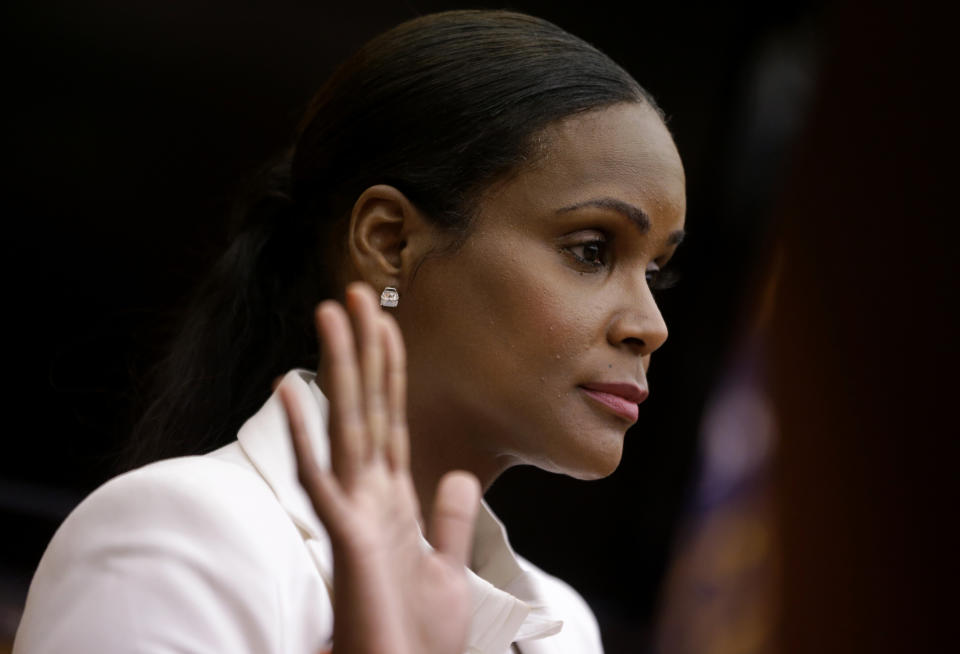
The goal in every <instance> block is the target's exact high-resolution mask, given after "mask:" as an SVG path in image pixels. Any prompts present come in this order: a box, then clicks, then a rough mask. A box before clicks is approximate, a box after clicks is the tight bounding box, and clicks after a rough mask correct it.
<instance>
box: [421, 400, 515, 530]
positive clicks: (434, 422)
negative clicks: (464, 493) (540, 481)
mask: <svg viewBox="0 0 960 654" xmlns="http://www.w3.org/2000/svg"><path fill="white" fill-rule="evenodd" d="M418 413H419V412H417V411H415V410H411V412H410V416H409V419H408V424H409V427H410V474H411V475H412V477H413V485H414V488H415V489H416V492H417V498H418V500H419V501H420V510H421V512H422V514H423V520H424V524H426V525H429V524H430V514H431V512H432V510H433V501H434V497H435V496H436V490H437V484H438V483H439V482H440V479H441V478H442V477H443V475H445V474H446V473H447V472H450V471H451V470H465V471H467V472H470V473H472V474H473V475H474V476H476V478H477V479H478V480H479V481H480V485H481V487H482V488H483V492H484V493H486V491H487V489H488V488H490V486H491V485H492V484H493V482H494V481H495V480H496V479H497V477H499V476H500V475H501V474H502V473H503V472H504V471H505V470H506V469H507V468H510V467H512V466H513V465H516V464H517V461H515V460H514V458H513V457H511V456H509V455H504V454H497V453H496V452H492V451H489V450H485V449H483V447H482V446H480V443H479V442H478V441H479V440H480V439H476V438H472V437H471V434H469V433H468V431H469V429H468V428H465V427H464V425H463V423H462V422H461V421H457V420H456V419H455V418H454V417H448V418H447V419H444V417H441V416H437V415H436V412H430V414H429V415H428V416H424V415H418Z"/></svg>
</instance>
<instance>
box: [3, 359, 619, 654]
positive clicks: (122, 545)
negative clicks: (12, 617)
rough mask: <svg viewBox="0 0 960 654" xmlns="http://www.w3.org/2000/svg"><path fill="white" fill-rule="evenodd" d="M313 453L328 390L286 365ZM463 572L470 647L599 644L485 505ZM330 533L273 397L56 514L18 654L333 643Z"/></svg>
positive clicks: (570, 596)
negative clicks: (234, 422)
mask: <svg viewBox="0 0 960 654" xmlns="http://www.w3.org/2000/svg"><path fill="white" fill-rule="evenodd" d="M284 382H285V383H287V384H290V385H291V386H293V387H294V389H295V391H296V392H297V393H298V394H299V396H300V400H301V405H302V406H304V407H314V408H315V409H316V410H307V411H306V421H307V427H308V430H309V433H310V438H311V441H312V443H313V447H314V450H315V452H316V455H317V459H318V462H319V463H320V465H322V466H328V465H329V446H328V441H327V435H326V424H327V420H326V415H327V400H326V398H325V397H324V396H323V394H322V393H321V392H320V389H319V388H318V387H317V386H316V384H315V383H314V381H313V375H312V374H311V373H308V372H306V371H291V372H290V373H288V374H287V376H286V378H285V380H284ZM471 568H472V570H468V572H467V575H468V581H469V584H470V588H471V592H472V595H473V603H474V611H473V615H472V618H471V626H470V631H469V637H468V647H467V652H470V653H471V654H506V652H508V651H510V649H511V643H516V647H517V648H518V649H519V650H520V651H521V652H523V654H596V653H600V652H602V647H601V643H600V636H599V631H598V629H597V624H596V620H595V619H594V617H593V614H592V613H591V612H590V609H589V608H588V607H587V605H586V603H585V602H584V601H583V599H582V598H581V597H580V596H579V595H578V594H577V593H576V592H575V591H574V590H573V589H571V588H570V587H569V586H567V585H566V584H565V583H563V582H562V581H560V580H558V579H556V578H555V577H552V576H550V575H548V574H546V573H544V572H543V571H541V570H539V569H538V568H536V567H535V566H533V565H532V564H530V563H529V562H528V561H526V560H524V559H523V558H521V557H519V556H517V555H516V554H515V553H514V552H513V550H512V549H511V548H510V545H509V542H508V541H507V537H506V533H505V531H504V529H503V525H502V524H501V523H500V522H499V521H498V520H497V519H496V517H495V516H494V515H493V513H492V512H491V511H490V510H489V507H487V505H486V503H484V504H483V505H482V507H481V510H480V514H479V516H478V519H477V529H476V537H475V541H474V553H473V563H472V565H471ZM333 586H334V579H333V558H332V555H331V550H330V541H329V539H328V537H327V533H326V531H325V530H324V528H323V525H322V524H320V522H319V520H318V519H317V517H316V515H315V514H314V512H313V510H312V507H311V505H310V502H309V500H308V498H307V496H306V493H305V492H304V491H303V489H302V488H301V487H300V485H299V483H298V482H297V479H296V471H295V463H294V456H293V451H292V447H291V445H290V440H289V434H288V432H287V423H286V419H285V416H284V413H283V408H282V406H281V403H280V400H279V398H278V396H277V395H276V394H274V395H272V396H271V397H270V399H269V400H268V401H267V403H266V404H265V405H264V406H263V408H261V409H260V411H258V412H257V413H256V414H255V415H254V416H253V417H252V418H250V420H248V421H247V422H246V423H245V424H244V425H243V427H242V428H241V429H240V432H239V434H238V439H237V441H234V442H233V443H231V444H230V445H227V446H226V447H223V448H221V449H219V450H217V451H215V452H213V453H211V454H208V455H206V456H191V457H182V458H177V459H169V460H166V461H160V462H158V463H154V464H151V465H148V466H146V467H143V468H140V469H138V470H134V471H132V472H129V473H126V474H124V475H121V476H119V477H116V478H115V479H112V480H111V481H109V482H107V483H106V484H104V485H103V486H101V487H100V488H99V489H97V490H96V491H94V492H93V493H92V494H91V495H90V496H89V497H88V498H86V499H85V500H84V501H83V502H82V503H81V504H80V505H79V506H78V507H77V508H76V509H75V510H74V511H73V512H72V513H71V514H70V515H69V516H68V517H67V519H66V521H65V522H64V523H63V525H62V526H61V527H60V529H59V530H58V531H57V533H56V534H55V535H54V537H53V540H52V541H51V542H50V545H49V546H48V547H47V550H46V552H45V553H44V555H43V558H42V560H41V561H40V565H39V567H38V568H37V572H36V574H35V576H34V578H33V581H32V583H31V585H30V591H29V594H28V596H27V603H26V607H25V609H24V614H23V618H22V619H21V622H20V626H19V629H18V631H17V636H16V640H15V642H14V647H13V651H14V654H48V653H49V654H54V653H55V654H62V653H63V652H78V653H85V652H91V653H98V654H113V653H119V652H142V653H145V654H146V653H150V654H160V653H167V652H170V653H172V652H178V653H183V652H191V653H197V654H200V653H210V654H212V653H214V652H216V653H217V654H222V653H224V652H230V653H231V654H241V653H244V652H249V653H251V654H253V653H256V654H274V653H276V654H281V653H284V654H286V653H297V654H301V653H302V654H316V652H318V651H319V650H321V649H324V648H328V647H330V646H331V642H332V640H331V639H332V635H333V608H332V605H331V602H330V592H331V590H332V588H333Z"/></svg>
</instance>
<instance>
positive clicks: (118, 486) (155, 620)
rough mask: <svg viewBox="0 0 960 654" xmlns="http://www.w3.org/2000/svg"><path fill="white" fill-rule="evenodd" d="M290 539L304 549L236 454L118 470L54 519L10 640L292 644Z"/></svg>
mask: <svg viewBox="0 0 960 654" xmlns="http://www.w3.org/2000/svg"><path fill="white" fill-rule="evenodd" d="M278 539H279V541H278ZM277 542H282V543H284V544H285V545H284V547H286V550H288V551H284V547H281V548H280V549H279V551H278V547H277ZM291 542H292V543H293V544H294V545H295V546H297V547H298V549H299V550H301V551H302V552H303V553H302V554H300V556H302V557H308V555H307V554H306V553H305V552H306V548H304V547H303V544H302V540H301V539H300V537H299V535H298V534H297V531H296V527H295V526H294V525H293V523H292V522H290V521H289V520H288V519H287V518H286V515H285V514H284V513H283V512H282V509H280V507H279V505H278V504H277V503H276V502H275V501H274V500H273V497H272V495H271V494H270V491H269V489H267V487H266V486H265V485H264V484H263V483H262V482H261V481H260V480H259V479H257V478H256V477H255V476H254V475H252V474H251V473H249V472H247V471H244V470H242V469H240V468H239V467H237V466H232V465H230V464H228V463H223V462H218V461H212V460H211V459H210V458H208V457H192V458H188V459H179V460H173V461H170V462H163V463H160V464H156V465H154V466H148V467H147V468H143V469H141V470H137V471H134V472H132V473H128V474H126V475H122V476H121V477H118V478H116V479H114V480H112V481H110V482H108V483H107V484H105V485H104V486H102V487H101V488H100V489H98V490H97V491H95V492H94V493H93V494H92V495H91V496H90V497H88V498H87V499H86V500H85V501H84V502H83V503H81V505H80V506H79V507H77V509H76V510H75V511H74V512H73V513H71V515H70V516H69V517H68V518H67V520H66V521H65V522H64V524H63V525H62V526H61V528H60V529H59V530H58V531H57V533H56V535H55V536H54V538H53V540H52V541H51V543H50V545H49V547H48V548H47V551H46V553H45V554H44V556H43V559H42V560H41V562H40V566H39V567H38V569H37V572H36V575H35V577H34V579H33V582H32V583H31V586H30V591H29V594H28V598H27V604H26V607H25V610H24V614H23V618H22V620H21V623H20V627H19V630H18V632H17V637H16V641H15V645H14V652H15V653H16V654H48V653H49V654H54V653H57V654H61V653H62V652H97V653H99V654H113V653H116V652H138V653H150V654H160V653H168V652H170V653H172V652H177V653H186V652H191V653H197V654H201V653H207V652H209V653H211V654H212V653H213V652H217V653H218V654H221V653H224V652H229V653H230V654H241V653H244V652H250V653H253V652H256V653H257V654H272V653H278V654H279V653H281V652H288V651H296V650H298V649H300V643H297V645H296V647H290V645H292V644H293V643H292V642H290V641H297V640H302V639H301V638H299V637H298V635H297V634H289V633H287V632H288V630H289V624H288V623H289V620H290V618H289V615H287V616H285V615H284V613H285V608H286V607H287V605H289V603H290V602H291V601H297V599H298V598H293V600H291V598H290V597H288V595H289V592H287V589H285V588H284V586H283V584H284V581H285V580H284V577H285V576H286V577H291V576H292V575H290V574H288V573H287V570H286V569H285V568H284V566H287V567H289V564H288V563H287V561H286V560H285V559H289V558H290V557H291V554H290V551H289V550H290V545H289V544H290V543H291ZM301 595H303V593H301ZM300 599H302V598H300ZM326 606H329V603H327V604H326ZM316 607H317V604H313V605H312V606H311V610H313V609H314V608H316ZM320 608H324V607H323V606H320ZM286 613H290V611H286ZM293 613H295V614H296V613H298V612H297V611H293ZM302 613H303V611H300V612H299V614H302ZM299 614H298V615H297V617H298V618H299V617H300V615H299ZM313 618H314V619H315V620H316V621H317V624H318V625H322V624H326V623H329V624H330V625H332V616H331V615H315V616H313ZM316 644H317V645H319V644H320V643H316Z"/></svg>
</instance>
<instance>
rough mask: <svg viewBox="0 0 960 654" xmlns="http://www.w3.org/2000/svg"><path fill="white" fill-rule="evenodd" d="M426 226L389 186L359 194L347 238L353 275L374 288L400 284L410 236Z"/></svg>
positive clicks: (376, 187)
mask: <svg viewBox="0 0 960 654" xmlns="http://www.w3.org/2000/svg"><path fill="white" fill-rule="evenodd" d="M426 228H428V224H427V222H426V221H425V220H424V218H423V215H422V214H421V213H420V211H419V210H418V209H417V208H416V207H415V206H414V205H413V203H412V202H410V200H408V199H407V196H405V195H404V194H403V193H401V192H400V191H399V190H398V189H396V188H395V187H393V186H388V185H386V184H378V185H376V186H371V187H370V188H368V189H366V190H365V191H364V192H363V193H361V194H360V197H359V198H357V201H356V202H355V203H354V205H353V211H352V213H351V214H350V231H349V234H348V238H347V247H348V249H349V255H350V264H351V268H352V272H353V277H355V278H356V279H361V280H363V281H365V282H367V283H369V284H370V285H371V286H373V287H374V288H375V289H378V290H379V289H382V288H383V287H385V286H397V287H399V286H401V285H402V280H403V279H404V277H405V274H404V273H405V271H404V263H405V262H408V261H409V256H408V255H409V254H410V253H409V251H408V250H409V246H410V239H411V237H414V238H415V240H418V239H416V237H417V236H419V235H420V232H422V231H424V229H426Z"/></svg>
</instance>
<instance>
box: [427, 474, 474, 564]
mask: <svg viewBox="0 0 960 654" xmlns="http://www.w3.org/2000/svg"><path fill="white" fill-rule="evenodd" d="M479 505H480V482H479V481H477V478H476V477H474V476H473V475H471V474H470V473H469V472H463V471H459V470H455V471H453V472H448V473H447V474H445V475H444V476H443V478H442V479H441V480H440V483H439V484H438V485H437V495H436V498H434V500H433V511H432V512H431V514H430V529H429V536H430V543H431V544H432V545H433V547H434V548H435V549H436V550H437V551H438V552H440V553H441V554H443V555H445V556H447V557H449V558H450V559H452V560H453V561H454V562H456V563H457V564H459V565H467V564H468V563H469V561H470V550H471V549H472V546H473V523H474V520H475V519H476V517H477V508H478V507H479Z"/></svg>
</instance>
